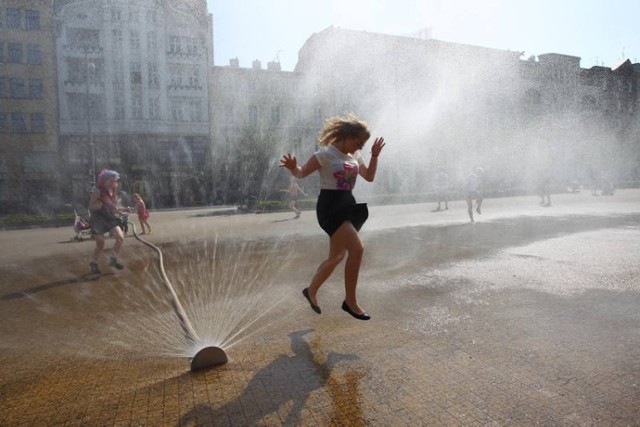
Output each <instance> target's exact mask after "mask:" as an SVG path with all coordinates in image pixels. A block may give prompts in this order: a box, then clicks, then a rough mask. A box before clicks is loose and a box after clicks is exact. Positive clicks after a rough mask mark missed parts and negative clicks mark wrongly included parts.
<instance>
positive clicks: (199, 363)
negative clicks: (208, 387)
mask: <svg viewBox="0 0 640 427" xmlns="http://www.w3.org/2000/svg"><path fill="white" fill-rule="evenodd" d="M228 361H229V359H228V358H227V353H225V352H224V350H223V349H221V348H220V347H215V346H213V347H205V348H203V349H201V350H198V352H197V353H196V355H195V356H193V359H191V370H192V371H197V370H200V369H205V368H212V367H214V366H219V365H224V364H225V363H227V362H228Z"/></svg>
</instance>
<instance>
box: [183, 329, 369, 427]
mask: <svg viewBox="0 0 640 427" xmlns="http://www.w3.org/2000/svg"><path fill="white" fill-rule="evenodd" d="M310 332H313V329H305V330H301V331H296V332H292V333H290V334H289V337H290V338H291V350H292V351H293V353H294V355H293V356H287V355H281V356H278V358H276V359H275V360H274V361H273V362H271V363H270V364H268V365H267V366H265V367H264V368H262V369H261V370H259V371H258V372H256V374H255V375H254V376H253V378H252V379H251V381H250V382H249V384H247V387H246V388H245V389H244V391H243V392H242V394H241V395H240V396H238V398H236V399H234V400H233V401H230V402H228V403H227V404H225V405H223V406H221V407H219V408H217V409H214V408H212V407H211V406H209V405H202V404H200V405H196V406H195V407H193V408H192V409H191V410H190V411H189V412H188V413H186V414H185V415H184V417H182V419H180V421H179V422H178V425H179V426H204V425H256V424H258V423H260V421H261V420H262V419H263V418H264V417H265V416H268V415H269V414H275V413H278V414H279V415H280V417H283V416H284V413H285V412H286V417H285V418H283V419H282V424H283V425H286V426H287V425H296V424H298V423H299V421H300V417H301V411H302V409H303V408H304V405H305V402H306V400H307V398H308V397H309V396H310V395H311V393H312V392H314V391H316V390H318V389H321V388H324V387H327V393H328V395H329V396H330V397H331V399H332V400H333V403H334V407H335V408H337V407H343V406H344V399H352V398H353V397H354V396H356V397H357V395H358V393H357V388H358V385H357V381H358V380H359V379H360V378H361V377H362V375H359V374H352V373H347V375H346V376H345V378H346V383H347V384H346V387H343V386H342V385H341V384H338V383H337V382H336V381H334V380H332V379H331V378H332V375H331V373H332V370H333V368H334V367H335V366H336V365H337V364H338V363H340V362H343V361H352V360H358V359H359V357H358V356H355V355H349V354H339V353H333V352H331V353H329V354H328V355H327V357H326V358H323V357H322V356H321V355H316V354H314V353H313V351H312V349H311V346H310V345H309V343H307V341H306V340H305V339H304V336H305V335H307V334H308V333H310ZM320 359H325V360H324V361H321V360H320ZM343 390H344V392H343ZM349 403H350V404H351V405H352V406H359V402H358V401H357V398H356V399H355V401H354V402H349ZM285 405H287V408H288V407H290V409H287V408H283V407H284V406H285ZM360 412H361V411H358V410H356V411H355V413H360ZM274 416H278V415H274ZM334 417H335V415H334Z"/></svg>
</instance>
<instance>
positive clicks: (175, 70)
mask: <svg viewBox="0 0 640 427" xmlns="http://www.w3.org/2000/svg"><path fill="white" fill-rule="evenodd" d="M169 72H170V73H171V86H174V87H176V86H178V87H179V86H182V66H181V65H180V64H172V65H171V66H170V68H169Z"/></svg>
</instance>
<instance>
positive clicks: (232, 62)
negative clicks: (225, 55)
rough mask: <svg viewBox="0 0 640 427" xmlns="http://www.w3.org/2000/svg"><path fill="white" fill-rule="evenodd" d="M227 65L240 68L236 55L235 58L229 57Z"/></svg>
mask: <svg viewBox="0 0 640 427" xmlns="http://www.w3.org/2000/svg"><path fill="white" fill-rule="evenodd" d="M229 67H231V68H240V60H239V59H238V57H237V56H236V57H235V58H231V59H229Z"/></svg>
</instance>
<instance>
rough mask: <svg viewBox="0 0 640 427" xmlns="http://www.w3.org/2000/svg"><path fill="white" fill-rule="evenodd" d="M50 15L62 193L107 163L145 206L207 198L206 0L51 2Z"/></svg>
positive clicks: (76, 192) (84, 188)
mask: <svg viewBox="0 0 640 427" xmlns="http://www.w3.org/2000/svg"><path fill="white" fill-rule="evenodd" d="M54 19H55V22H56V31H55V40H56V49H57V52H58V56H57V58H58V61H57V69H58V87H59V92H58V100H59V108H60V149H61V153H62V159H64V161H65V165H64V166H65V171H66V173H67V174H66V176H65V178H66V179H65V181H64V185H63V188H65V190H66V193H65V196H66V197H67V198H69V199H72V200H74V201H77V202H79V203H80V202H83V201H84V200H85V199H86V198H87V196H88V191H89V190H90V189H91V187H92V185H93V181H94V177H95V175H96V173H97V172H98V171H99V170H100V169H102V168H112V169H115V170H118V171H119V172H121V174H122V177H123V184H124V185H123V187H124V188H126V189H128V191H130V192H138V193H141V194H142V195H143V196H144V197H145V199H146V200H147V201H148V202H149V204H150V206H153V207H173V206H184V205H197V204H204V203H206V202H207V200H206V194H205V190H204V189H205V184H206V180H207V168H208V160H209V156H210V149H209V148H210V144H209V134H210V129H209V110H208V107H209V103H208V98H209V93H208V84H207V76H208V70H209V69H210V68H211V67H212V65H213V47H212V42H213V40H212V19H211V15H210V14H209V13H208V12H207V6H206V1H204V0H197V1H196V0H137V1H136V2H131V1H127V0H108V1H104V0H59V1H55V2H54Z"/></svg>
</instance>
